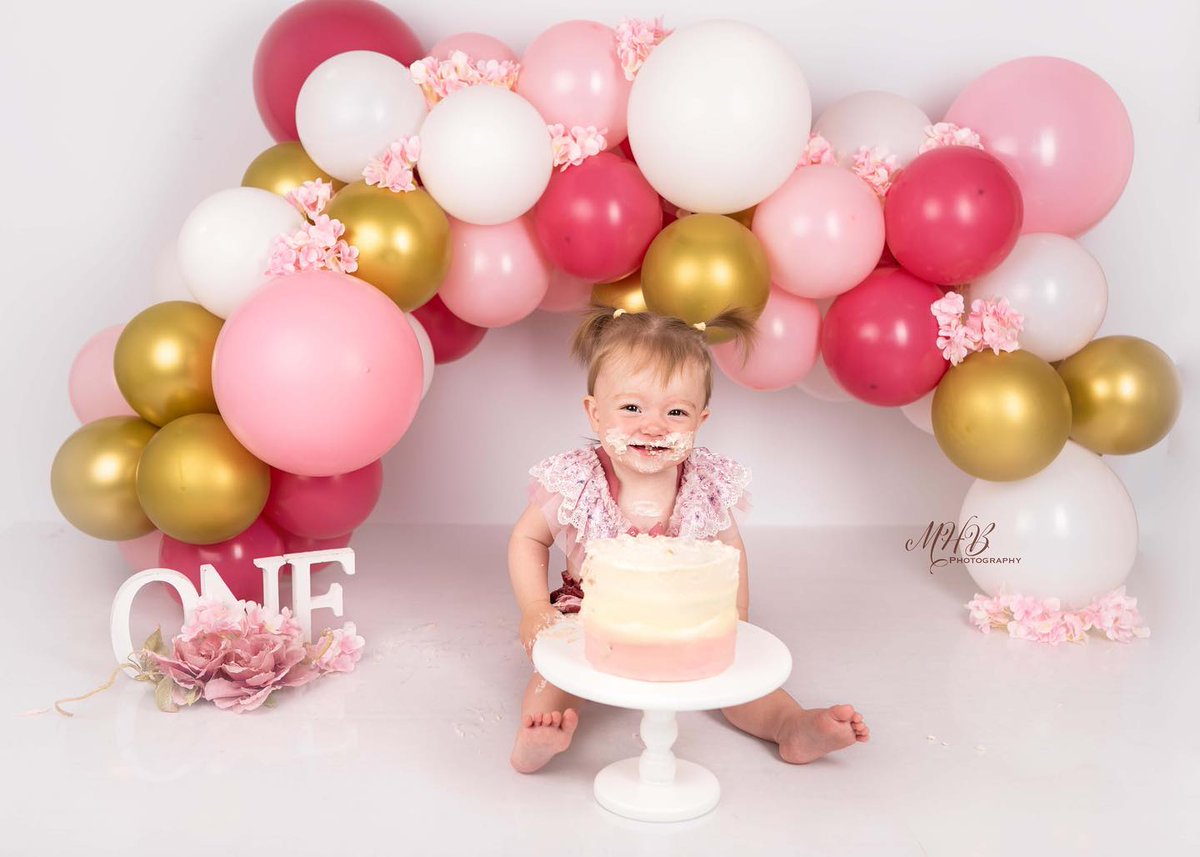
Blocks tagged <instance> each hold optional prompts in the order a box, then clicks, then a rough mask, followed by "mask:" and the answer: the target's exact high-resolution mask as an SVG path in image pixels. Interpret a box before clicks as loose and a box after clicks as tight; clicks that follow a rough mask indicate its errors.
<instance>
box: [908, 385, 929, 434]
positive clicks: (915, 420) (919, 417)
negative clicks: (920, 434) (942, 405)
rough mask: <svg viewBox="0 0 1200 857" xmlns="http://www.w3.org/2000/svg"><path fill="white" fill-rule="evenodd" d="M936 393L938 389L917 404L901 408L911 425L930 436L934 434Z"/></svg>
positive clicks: (913, 403)
mask: <svg viewBox="0 0 1200 857" xmlns="http://www.w3.org/2000/svg"><path fill="white" fill-rule="evenodd" d="M936 392H937V387H934V388H933V389H932V390H930V391H929V392H928V393H926V394H925V395H924V396H922V397H921V398H919V399H917V400H916V401H915V402H909V403H908V404H907V405H901V406H900V410H901V411H903V412H904V416H906V417H908V421H909V422H910V423H912V424H913V425H915V426H916V427H917V428H919V429H920V430H921V431H924V432H929V434H933V394H934V393H936Z"/></svg>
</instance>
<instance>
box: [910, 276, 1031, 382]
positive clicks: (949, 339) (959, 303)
mask: <svg viewBox="0 0 1200 857" xmlns="http://www.w3.org/2000/svg"><path fill="white" fill-rule="evenodd" d="M929 311H930V312H931V313H932V314H933V316H934V317H935V318H936V319H937V321H938V337H937V347H938V348H940V349H941V351H942V356H943V357H945V358H946V359H947V360H949V361H950V364H951V365H952V366H957V365H958V364H959V363H961V362H962V361H963V360H965V359H966V356H967V355H968V354H970V353H971V352H972V351H980V350H982V349H984V348H991V349H992V353H993V354H999V353H1000V352H1001V351H1016V350H1017V349H1018V348H1020V345H1019V344H1018V342H1017V335H1018V334H1019V333H1020V332H1021V329H1022V327H1023V325H1024V323H1025V316H1023V315H1022V314H1021V313H1019V312H1017V311H1015V310H1014V309H1012V307H1010V306H1009V304H1008V298H1003V297H1002V298H1000V299H999V300H994V301H993V300H981V299H979V298H976V299H975V300H973V301H971V312H970V313H969V314H968V315H967V317H966V319H963V317H962V314H963V297H962V295H960V294H959V293H958V292H947V293H946V294H945V295H944V296H943V297H942V298H940V299H938V300H936V301H934V302H933V303H932V304H930V305H929Z"/></svg>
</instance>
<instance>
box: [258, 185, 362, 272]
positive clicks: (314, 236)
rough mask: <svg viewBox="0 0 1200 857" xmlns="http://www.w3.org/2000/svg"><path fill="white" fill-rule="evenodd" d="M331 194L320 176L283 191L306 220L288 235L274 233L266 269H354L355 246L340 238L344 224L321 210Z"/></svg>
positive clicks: (331, 189)
mask: <svg viewBox="0 0 1200 857" xmlns="http://www.w3.org/2000/svg"><path fill="white" fill-rule="evenodd" d="M332 195H333V186H332V185H329V184H327V183H326V182H323V181H321V179H317V180H316V181H311V182H305V183H304V184H302V185H301V186H300V187H298V188H296V189H295V190H293V191H290V192H289V193H288V194H287V200H288V202H290V203H292V204H293V205H294V206H296V207H297V208H298V209H300V211H301V212H302V213H303V214H304V215H305V217H307V218H308V220H309V222H308V223H306V224H305V225H304V227H303V228H302V229H297V230H296V231H295V232H293V233H291V234H290V235H287V234H285V235H276V236H275V240H274V241H273V242H272V243H271V255H270V257H268V259H267V270H266V273H268V274H270V275H272V276H278V275H280V274H294V273H296V272H297V271H312V270H321V269H324V270H329V271H341V272H343V273H346V274H352V273H354V272H355V271H357V270H358V248H357V247H355V246H354V245H352V244H349V243H347V242H346V241H344V240H343V239H342V235H343V234H345V232H346V227H345V226H344V225H343V224H342V222H341V221H340V220H330V218H329V215H328V214H322V213H321V212H322V211H324V210H325V206H326V205H327V204H328V203H329V199H330V197H331V196H332Z"/></svg>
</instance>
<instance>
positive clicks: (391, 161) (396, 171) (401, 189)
mask: <svg viewBox="0 0 1200 857" xmlns="http://www.w3.org/2000/svg"><path fill="white" fill-rule="evenodd" d="M420 156H421V138H420V137H418V136H417V135H415V134H414V135H413V136H411V137H401V138H400V139H398V140H393V141H392V144H391V145H390V146H388V148H387V150H386V151H384V152H383V154H381V155H380V156H379V157H377V158H372V159H371V160H370V161H368V162H367V165H366V166H365V167H364V168H363V171H362V176H363V181H365V182H366V183H367V184H369V185H378V186H379V187H386V188H387V189H388V190H390V191H392V192H393V193H408V192H409V191H414V190H416V189H417V182H416V179H415V178H414V177H413V170H414V169H415V168H416V166H417V158H419V157H420Z"/></svg>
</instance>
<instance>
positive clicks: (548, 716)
mask: <svg viewBox="0 0 1200 857" xmlns="http://www.w3.org/2000/svg"><path fill="white" fill-rule="evenodd" d="M578 725H579V714H578V713H577V712H576V711H575V709H574V708H568V709H567V710H566V711H563V712H558V711H548V712H546V713H544V714H526V715H525V716H524V717H522V718H521V731H520V732H518V733H517V743H516V746H514V747H513V752H512V759H510V761H511V762H512V766H513V768H515V769H516V770H517V771H518V772H520V773H522V774H532V773H533V772H534V771H536V770H538V769H539V768H541V767H542V766H543V765H545V764H546V763H547V762H549V761H550V760H551V759H553V758H554V757H555V756H556V755H557V754H559V753H561V752H562V751H563V750H565V749H567V747H569V746H570V745H571V736H572V735H574V734H575V727H577V726H578Z"/></svg>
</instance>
